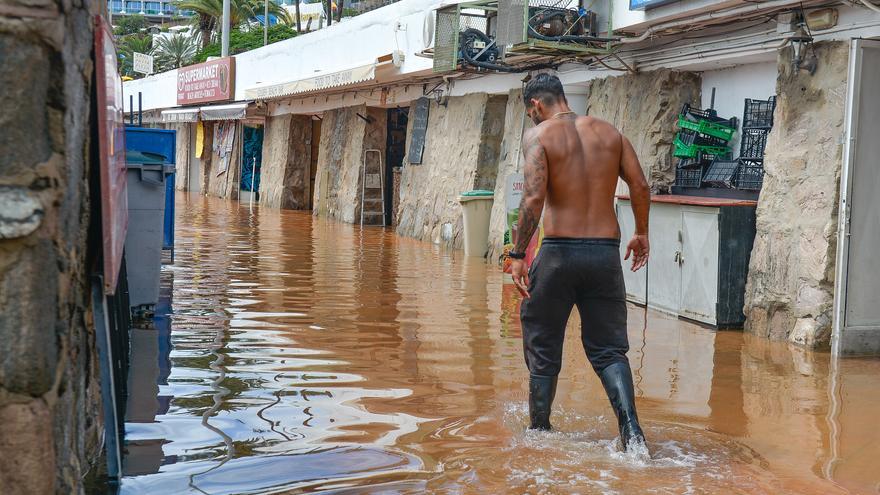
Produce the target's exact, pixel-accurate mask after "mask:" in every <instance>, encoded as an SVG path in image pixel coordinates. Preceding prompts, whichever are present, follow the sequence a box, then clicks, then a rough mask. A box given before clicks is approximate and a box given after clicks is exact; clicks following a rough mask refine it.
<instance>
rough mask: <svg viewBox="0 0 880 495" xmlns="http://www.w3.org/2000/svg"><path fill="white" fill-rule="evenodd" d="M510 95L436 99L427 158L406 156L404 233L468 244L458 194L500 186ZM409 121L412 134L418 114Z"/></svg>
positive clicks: (402, 207)
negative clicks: (415, 162)
mask: <svg viewBox="0 0 880 495" xmlns="http://www.w3.org/2000/svg"><path fill="white" fill-rule="evenodd" d="M506 100H507V97H506V96H489V95H487V94H484V93H479V94H471V95H467V96H461V97H453V98H449V100H448V102H447V105H445V106H442V105H438V104H437V103H436V102H431V107H430V113H429V118H428V130H427V134H426V137H425V150H424V154H423V159H422V163H421V164H420V165H410V164H409V163H408V162H407V161H404V169H403V172H402V175H401V182H400V205H399V207H398V226H397V232H398V233H399V234H401V235H404V236H407V237H414V238H416V239H421V240H424V241H429V242H433V243H435V244H444V245H447V246H450V247H455V248H460V247H461V246H462V242H463V238H462V218H461V205H460V204H459V202H458V198H459V195H460V194H461V193H462V192H464V191H469V190H471V189H475V188H478V187H480V188H489V189H492V188H494V187H495V178H496V176H497V172H498V168H497V164H498V156H499V151H500V144H501V140H502V134H503V130H504V125H505V121H504V115H505V104H506ZM409 122H410V125H409V129H407V135H412V122H413V118H412V115H410V119H409ZM409 145H410V143H409V141H407V153H409Z"/></svg>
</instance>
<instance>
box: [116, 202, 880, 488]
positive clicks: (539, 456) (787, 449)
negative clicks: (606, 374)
mask: <svg viewBox="0 0 880 495" xmlns="http://www.w3.org/2000/svg"><path fill="white" fill-rule="evenodd" d="M177 211H178V214H177V234H176V244H177V252H176V260H175V263H174V265H169V266H166V267H165V268H164V272H163V294H164V296H165V300H164V303H163V304H164V305H165V306H166V307H168V305H169V304H170V308H169V311H170V316H169V317H167V318H160V319H158V320H157V321H156V328H154V329H135V330H134V331H133V335H132V353H133V356H132V375H131V381H130V397H129V403H128V417H127V424H126V440H127V443H126V456H125V478H124V480H123V482H122V492H123V493H131V494H134V493H150V494H172V493H209V494H227V493H228V494H233V493H312V492H319V491H321V492H324V493H336V494H379V493H381V494H392V493H443V494H447V493H448V494H459V493H461V494H525V493H528V494H540V493H547V494H556V493H559V494H569V493H571V494H574V493H580V494H593V493H596V494H605V493H609V494H610V493H621V494H625V493H633V494H641V493H659V494H685V493H719V494H732V493H744V494H745V493H748V494H752V493H767V494H780V493H798V494H801V493H803V494H835V493H847V492H852V493H880V486H878V484H880V433H878V426H877V422H878V420H880V396H878V393H877V391H878V385H880V361H876V360H840V361H839V362H837V363H836V364H832V360H831V359H830V358H829V355H828V354H825V353H810V352H806V351H803V350H801V349H797V348H793V347H789V346H788V345H786V344H780V343H771V342H767V341H765V340H762V339H758V338H753V337H750V336H748V335H743V334H742V333H741V332H714V331H711V330H708V329H705V328H701V327H698V326H695V325H692V324H689V323H686V322H683V321H679V320H676V319H673V318H670V317H666V316H663V315H660V314H656V313H648V321H647V325H645V320H644V318H645V313H644V310H643V309H641V308H637V307H631V308H630V313H629V331H630V334H629V335H630V343H631V347H632V350H631V351H630V354H629V357H630V362H631V364H632V367H633V373H634V377H635V382H636V393H637V396H638V407H639V413H640V416H641V418H642V422H643V426H644V427H645V432H646V434H647V437H648V444H649V448H650V450H651V458H650V460H648V461H638V460H636V459H632V458H629V457H627V456H626V455H623V454H621V453H619V452H617V451H616V450H615V448H614V444H613V439H614V437H615V421H614V418H613V415H612V413H611V409H610V407H609V405H608V402H607V399H606V398H605V396H604V394H603V391H602V388H601V385H600V383H599V381H598V379H597V378H596V377H595V375H594V374H593V372H592V371H591V370H590V368H589V366H588V365H587V361H586V359H585V357H584V355H583V351H582V349H581V348H580V340H579V338H578V332H577V331H575V329H576V328H578V322H577V313H576V312H575V315H574V316H573V318H572V322H571V325H570V328H569V333H568V339H567V340H566V343H565V345H566V350H565V364H564V366H563V370H562V374H561V376H560V381H559V391H558V394H557V401H556V404H555V410H554V416H553V420H554V425H555V426H556V427H557V428H558V431H557V432H554V433H535V432H526V431H525V425H526V421H527V407H526V394H527V373H526V370H525V366H524V364H523V358H522V345H521V340H520V338H521V333H520V326H519V319H518V298H517V296H516V295H515V294H514V291H513V289H512V287H511V286H509V285H504V284H503V282H502V273H501V272H500V270H499V269H497V268H495V267H493V266H487V265H486V264H484V263H483V262H482V261H480V260H470V259H466V258H464V257H463V255H462V253H461V252H457V251H448V250H444V249H440V248H438V247H436V246H433V245H430V244H425V243H421V242H417V241H414V240H410V239H405V238H400V237H397V236H396V235H394V234H393V233H391V232H390V231H383V230H382V229H378V228H368V229H364V230H360V229H359V228H357V227H354V226H351V225H344V224H339V223H333V222H330V221H324V220H319V219H314V218H312V216H310V215H309V214H306V213H300V212H290V211H278V210H273V209H259V208H257V209H254V210H253V211H250V210H249V209H248V207H247V206H246V205H241V206H240V205H239V204H238V203H235V202H225V201H220V200H208V199H204V198H199V197H190V198H181V199H179V200H178V204H177Z"/></svg>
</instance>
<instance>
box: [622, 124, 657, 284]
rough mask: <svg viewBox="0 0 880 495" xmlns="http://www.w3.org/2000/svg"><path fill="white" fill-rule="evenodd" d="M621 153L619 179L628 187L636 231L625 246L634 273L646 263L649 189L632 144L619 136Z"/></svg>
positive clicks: (649, 203)
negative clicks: (633, 254) (631, 257)
mask: <svg viewBox="0 0 880 495" xmlns="http://www.w3.org/2000/svg"><path fill="white" fill-rule="evenodd" d="M620 139H621V145H622V151H621V155H620V178H621V179H623V181H624V182H626V184H627V186H629V197H630V201H631V202H632V210H633V217H634V218H635V223H636V231H635V235H634V236H633V238H632V240H631V241H630V242H629V245H627V249H626V258H625V259H629V256H630V254H631V253H633V252H634V253H635V257H634V258H633V266H632V270H633V271H636V270H638V269H639V268H641V267H643V266H645V264H647V263H648V251H649V249H650V247H649V243H648V210H649V208H650V206H651V189H650V188H649V187H648V181H647V180H646V179H645V174H644V173H643V172H642V165H641V163H639V157H638V156H637V155H636V150H635V149H633V145H632V143H630V142H629V139H627V138H626V136H624V135H622V134H621V136H620Z"/></svg>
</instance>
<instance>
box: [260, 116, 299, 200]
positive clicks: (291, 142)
mask: <svg viewBox="0 0 880 495" xmlns="http://www.w3.org/2000/svg"><path fill="white" fill-rule="evenodd" d="M311 143H312V118H311V117H310V116H308V115H279V116H276V117H269V118H268V119H266V130H265V135H264V138H263V164H262V167H261V168H260V174H261V177H260V203H261V204H264V205H266V206H271V207H272V208H287V209H292V210H305V209H308V207H309V198H310V196H311V193H312V192H311V191H310V190H309V188H310V180H309V164H310V163H311V157H312V145H311Z"/></svg>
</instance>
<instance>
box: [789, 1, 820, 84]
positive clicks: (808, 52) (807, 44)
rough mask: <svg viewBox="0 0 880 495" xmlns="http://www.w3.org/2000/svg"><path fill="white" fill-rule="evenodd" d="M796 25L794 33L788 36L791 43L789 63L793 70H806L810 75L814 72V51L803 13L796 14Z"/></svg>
mask: <svg viewBox="0 0 880 495" xmlns="http://www.w3.org/2000/svg"><path fill="white" fill-rule="evenodd" d="M797 23H798V27H797V30H795V32H794V35H792V36H791V37H790V38H788V41H789V43H791V51H792V53H791V65H792V67H793V68H794V69H795V70H806V71H807V72H809V73H810V74H811V75H812V74H815V73H816V63H817V61H816V53H815V51H814V50H813V36H812V35H811V34H810V32H809V30H808V28H807V27H806V22H805V21H804V17H803V15H799V16H798V21H797Z"/></svg>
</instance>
